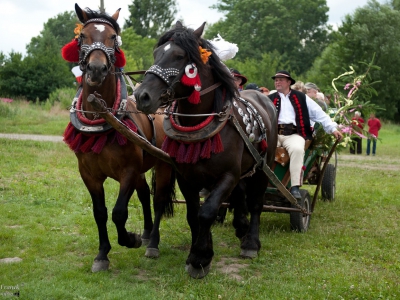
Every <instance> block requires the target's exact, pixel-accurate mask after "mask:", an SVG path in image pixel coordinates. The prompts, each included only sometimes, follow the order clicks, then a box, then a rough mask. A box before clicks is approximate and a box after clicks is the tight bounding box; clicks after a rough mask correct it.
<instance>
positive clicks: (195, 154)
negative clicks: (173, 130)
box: [191, 143, 201, 164]
mask: <svg viewBox="0 0 400 300" xmlns="http://www.w3.org/2000/svg"><path fill="white" fill-rule="evenodd" d="M200 151H201V143H196V145H195V147H194V151H193V155H192V160H191V163H192V164H195V163H197V161H198V160H199V157H200Z"/></svg>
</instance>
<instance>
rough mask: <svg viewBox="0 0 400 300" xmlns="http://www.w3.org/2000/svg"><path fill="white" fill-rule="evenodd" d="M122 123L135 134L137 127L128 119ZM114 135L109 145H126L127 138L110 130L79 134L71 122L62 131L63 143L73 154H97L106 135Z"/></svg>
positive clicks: (105, 141)
mask: <svg viewBox="0 0 400 300" xmlns="http://www.w3.org/2000/svg"><path fill="white" fill-rule="evenodd" d="M122 122H123V123H124V124H125V125H126V126H127V127H129V128H130V129H131V130H132V131H134V132H137V127H136V125H135V123H133V121H132V120H130V119H125V120H122ZM111 133H114V135H113V136H112V139H111V142H110V143H115V142H118V144H119V145H120V146H123V145H126V143H127V138H126V137H125V136H123V135H122V134H120V133H119V132H118V131H116V130H114V129H111V130H109V131H107V132H103V133H91V134H87V133H83V132H79V131H78V130H77V129H76V128H75V127H74V126H73V125H72V123H71V122H69V123H68V125H67V127H66V128H65V131H64V139H63V140H64V142H65V143H66V144H67V145H68V147H69V148H70V149H71V150H72V151H74V152H75V153H78V152H82V153H88V152H90V151H93V152H94V153H96V154H99V153H100V152H101V151H102V150H103V148H104V146H105V145H106V143H107V139H108V135H109V134H111Z"/></svg>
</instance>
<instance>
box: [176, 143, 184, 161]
mask: <svg viewBox="0 0 400 300" xmlns="http://www.w3.org/2000/svg"><path fill="white" fill-rule="evenodd" d="M185 155H186V146H185V144H184V143H180V145H179V149H178V153H177V155H176V161H177V162H178V163H184V162H185Z"/></svg>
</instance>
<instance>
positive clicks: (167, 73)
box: [144, 63, 221, 107]
mask: <svg viewBox="0 0 400 300" xmlns="http://www.w3.org/2000/svg"><path fill="white" fill-rule="evenodd" d="M190 65H191V63H189V64H188V65H187V66H186V67H185V68H187V67H188V66H190ZM147 73H151V74H154V75H156V76H157V77H159V78H160V79H161V80H162V81H164V82H165V83H166V84H167V86H168V87H167V88H166V89H165V91H164V92H163V93H162V94H161V96H160V99H161V103H162V105H161V106H160V107H165V106H170V105H171V103H172V102H174V101H177V100H183V99H187V98H189V96H185V97H180V98H175V90H174V86H175V85H176V84H177V83H178V82H180V80H181V77H182V76H183V74H184V70H183V71H181V70H179V69H176V68H162V67H160V66H159V65H152V66H151V67H150V68H149V69H148V70H147V71H146V72H145V73H144V74H145V76H146V75H147ZM179 74H182V75H181V76H178V75H179ZM172 76H175V78H174V79H173V80H171V79H170V77H172ZM220 85H221V83H220V82H217V83H214V84H213V85H212V86H210V87H208V88H206V89H204V90H201V91H200V96H203V95H205V94H207V93H209V92H211V91H213V90H215V89H216V88H217V87H219V86H220Z"/></svg>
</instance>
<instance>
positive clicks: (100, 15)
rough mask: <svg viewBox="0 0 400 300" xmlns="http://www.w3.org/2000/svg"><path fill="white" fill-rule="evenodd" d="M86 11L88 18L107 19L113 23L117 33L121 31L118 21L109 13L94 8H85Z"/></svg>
mask: <svg viewBox="0 0 400 300" xmlns="http://www.w3.org/2000/svg"><path fill="white" fill-rule="evenodd" d="M85 11H86V15H87V16H88V20H91V19H105V20H107V21H108V22H110V23H111V24H112V25H113V27H114V29H115V31H116V32H117V34H120V33H121V28H120V27H119V25H118V22H117V21H115V20H114V19H113V18H112V17H111V16H110V15H109V14H107V13H101V12H98V11H94V10H91V9H90V8H85Z"/></svg>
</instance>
